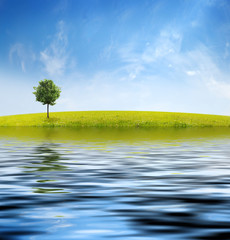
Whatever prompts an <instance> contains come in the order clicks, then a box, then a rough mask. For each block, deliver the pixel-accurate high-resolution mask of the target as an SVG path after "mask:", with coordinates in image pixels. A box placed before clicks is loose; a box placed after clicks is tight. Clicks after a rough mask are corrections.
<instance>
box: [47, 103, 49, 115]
mask: <svg viewBox="0 0 230 240" xmlns="http://www.w3.org/2000/svg"><path fill="white" fill-rule="evenodd" d="M49 117H50V116H49V104H47V118H49Z"/></svg>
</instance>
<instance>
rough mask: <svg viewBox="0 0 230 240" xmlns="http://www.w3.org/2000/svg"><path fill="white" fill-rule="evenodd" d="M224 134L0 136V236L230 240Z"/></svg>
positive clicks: (229, 141)
mask: <svg viewBox="0 0 230 240" xmlns="http://www.w3.org/2000/svg"><path fill="white" fill-rule="evenodd" d="M229 137H230V131H229V130H228V129H203V130H151V131H150V130H129V131H128V130H110V131H109V130H107V131H106V130H73V129H62V130H61V129H59V130H58V129H39V128H34V129H33V128H28V129H27V128H21V129H20V128H17V129H13V128H12V129H10V128H2V129H0V239H1V240H18V239H32V240H36V239H39V240H40V239H44V240H46V239H47V240H48V239H49V240H50V239H51V240H52V239H55V240H56V239H60V240H61V239H81V240H82V239H87V240H89V239H119V240H137V239H140V240H150V239H151V240H152V239H157V240H158V239H159V240H165V239H166V240H167V239H169V240H173V239H175V240H179V239H221V240H223V239H230V217H229V216H230V159H229V157H230V138H229Z"/></svg>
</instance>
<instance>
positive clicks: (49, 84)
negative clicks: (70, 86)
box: [33, 79, 61, 118]
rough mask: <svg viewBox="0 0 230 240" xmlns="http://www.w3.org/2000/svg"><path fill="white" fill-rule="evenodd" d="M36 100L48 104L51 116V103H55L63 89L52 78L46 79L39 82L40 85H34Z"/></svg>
mask: <svg viewBox="0 0 230 240" xmlns="http://www.w3.org/2000/svg"><path fill="white" fill-rule="evenodd" d="M34 90H35V92H33V94H34V95H35V96H36V101H38V102H41V103H42V104H43V105H45V104H47V117H48V118H49V105H51V106H53V105H55V104H56V103H55V101H56V100H57V99H58V98H59V97H60V93H61V89H60V87H58V86H56V85H55V84H54V82H53V81H52V80H48V79H44V80H41V81H40V82H39V85H38V87H34Z"/></svg>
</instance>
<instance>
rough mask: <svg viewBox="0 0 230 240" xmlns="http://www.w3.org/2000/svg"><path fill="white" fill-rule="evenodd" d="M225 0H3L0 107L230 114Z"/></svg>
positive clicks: (9, 110) (229, 25) (3, 110)
mask: <svg viewBox="0 0 230 240" xmlns="http://www.w3.org/2000/svg"><path fill="white" fill-rule="evenodd" d="M229 13H230V2H229V1H228V0H151V1H150V0H142V1H140V0H109V1H108V0H60V1H59V0H36V1H33V0H0V84H1V88H0V101H1V104H0V115H8V114H20V113H35V112H43V111H45V110H46V109H45V106H43V105H42V104H41V103H38V102H35V97H34V95H33V94H32V91H33V86H37V85H38V81H40V80H42V79H44V78H47V79H52V80H53V81H54V82H55V83H56V84H57V85H58V86H60V87H61V88H62V94H61V97H60V99H59V100H58V101H57V104H56V105H55V106H54V107H52V108H51V111H78V110H149V111H175V112H194V113H212V114H224V115H229V114H230V14H229Z"/></svg>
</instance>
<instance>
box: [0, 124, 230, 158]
mask: <svg viewBox="0 0 230 240" xmlns="http://www.w3.org/2000/svg"><path fill="white" fill-rule="evenodd" d="M229 136H230V128H225V127H220V128H186V129H171V128H168V129H96V128H87V129H76V128H39V127H5V128H4V127H0V139H4V140H5V139H10V140H13V139H14V140H20V141H25V142H29V141H30V142H31V141H36V142H37V141H41V142H44V141H45V142H52V143H65V142H67V143H70V142H75V143H77V144H80V145H84V144H88V143H92V144H93V145H98V146H100V147H101V146H102V145H103V144H104V145H106V144H111V143H113V142H119V143H120V142H122V143H123V142H125V143H126V144H134V143H135V144H139V143H140V144H143V142H146V141H147V142H153V141H157V142H164V143H165V142H171V143H172V142H173V143H174V144H176V143H177V142H181V141H182V142H183V141H187V140H189V141H192V140H195V141H199V140H200V141H203V140H204V139H211V140H213V139H223V138H229ZM38 151H41V152H42V151H45V152H49V150H48V149H45V146H43V147H41V149H38ZM51 151H52V150H51ZM55 157H56V156H55V154H54V155H51V156H49V158H47V160H50V158H55Z"/></svg>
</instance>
